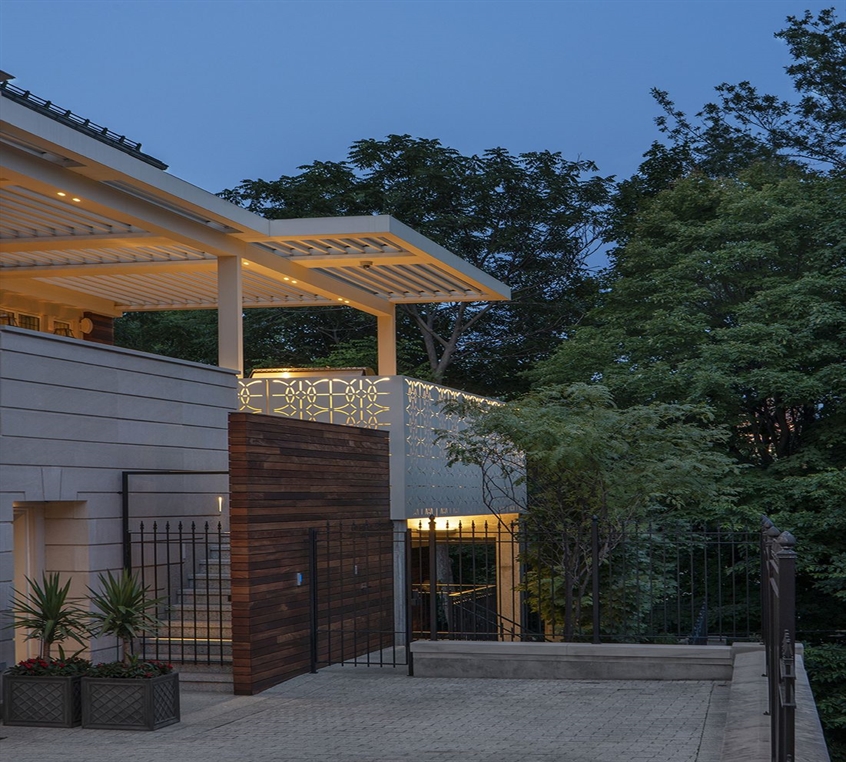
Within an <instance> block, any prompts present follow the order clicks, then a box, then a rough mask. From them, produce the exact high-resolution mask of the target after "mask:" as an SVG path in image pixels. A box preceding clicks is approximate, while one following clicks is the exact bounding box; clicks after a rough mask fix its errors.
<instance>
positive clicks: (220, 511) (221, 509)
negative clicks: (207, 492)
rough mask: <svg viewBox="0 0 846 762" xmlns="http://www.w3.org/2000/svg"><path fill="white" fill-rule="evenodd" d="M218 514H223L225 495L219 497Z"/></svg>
mask: <svg viewBox="0 0 846 762" xmlns="http://www.w3.org/2000/svg"><path fill="white" fill-rule="evenodd" d="M217 512H218V513H223V495H218V496H217Z"/></svg>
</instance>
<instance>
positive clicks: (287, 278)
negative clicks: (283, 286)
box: [282, 275, 291, 280]
mask: <svg viewBox="0 0 846 762" xmlns="http://www.w3.org/2000/svg"><path fill="white" fill-rule="evenodd" d="M282 280H291V279H290V278H289V277H288V276H287V275H286V276H285V277H284V278H283V279H282Z"/></svg>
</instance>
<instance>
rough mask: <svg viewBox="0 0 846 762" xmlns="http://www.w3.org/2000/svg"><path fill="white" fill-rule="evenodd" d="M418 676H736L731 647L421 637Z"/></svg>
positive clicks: (414, 649)
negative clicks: (733, 672)
mask: <svg viewBox="0 0 846 762" xmlns="http://www.w3.org/2000/svg"><path fill="white" fill-rule="evenodd" d="M411 652H412V654H413V655H414V675H415V677H493V678H512V679H522V680H526V679H532V678H537V679H541V680H558V679H564V680H730V679H731V672H732V649H731V647H730V646H683V645H667V646H665V645H636V644H628V643H602V644H599V645H595V644H591V643H509V642H470V641H454V640H453V641H450V640H438V641H416V642H414V643H412V645H411Z"/></svg>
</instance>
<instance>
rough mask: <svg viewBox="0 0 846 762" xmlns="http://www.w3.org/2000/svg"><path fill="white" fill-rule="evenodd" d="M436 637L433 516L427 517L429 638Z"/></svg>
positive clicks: (436, 582) (436, 580)
mask: <svg viewBox="0 0 846 762" xmlns="http://www.w3.org/2000/svg"><path fill="white" fill-rule="evenodd" d="M437 639H438V546H437V534H436V532H435V517H434V515H433V516H430V517H429V640H437Z"/></svg>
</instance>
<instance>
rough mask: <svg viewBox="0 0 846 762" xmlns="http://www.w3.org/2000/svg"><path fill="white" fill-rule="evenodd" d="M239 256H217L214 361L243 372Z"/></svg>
mask: <svg viewBox="0 0 846 762" xmlns="http://www.w3.org/2000/svg"><path fill="white" fill-rule="evenodd" d="M243 311H244V308H243V297H242V295H241V258H240V257H218V258H217V364H218V365H219V366H220V367H221V368H233V369H235V370H237V371H238V373H239V374H241V375H242V376H243V375H244V332H243V330H242V322H243V321H242V315H243Z"/></svg>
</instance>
